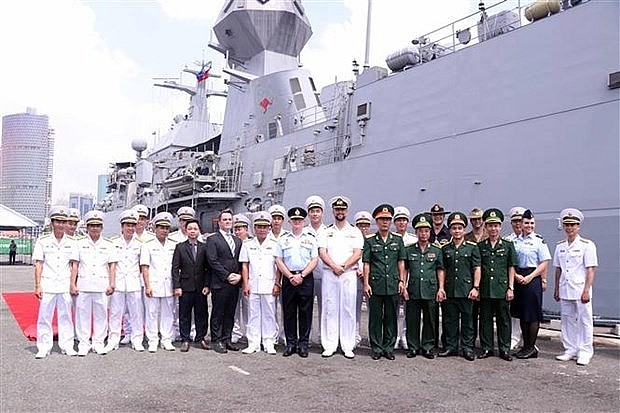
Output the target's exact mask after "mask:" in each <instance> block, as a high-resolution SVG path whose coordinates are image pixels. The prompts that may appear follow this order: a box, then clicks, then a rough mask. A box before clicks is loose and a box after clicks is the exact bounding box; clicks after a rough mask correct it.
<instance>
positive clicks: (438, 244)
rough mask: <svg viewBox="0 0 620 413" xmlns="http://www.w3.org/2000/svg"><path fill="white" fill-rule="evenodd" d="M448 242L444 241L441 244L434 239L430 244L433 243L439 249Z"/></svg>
mask: <svg viewBox="0 0 620 413" xmlns="http://www.w3.org/2000/svg"><path fill="white" fill-rule="evenodd" d="M448 244H449V243H448V242H446V243H445V244H443V245H442V244H441V243H439V242H438V241H435V242H433V243H432V244H431V245H434V246H436V247H437V248H439V249H441V248H443V246H444V245H448Z"/></svg>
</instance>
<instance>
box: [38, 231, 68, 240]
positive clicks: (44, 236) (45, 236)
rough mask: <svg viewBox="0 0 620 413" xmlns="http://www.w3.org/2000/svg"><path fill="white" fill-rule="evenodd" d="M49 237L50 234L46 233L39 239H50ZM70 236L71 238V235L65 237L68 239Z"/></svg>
mask: <svg viewBox="0 0 620 413" xmlns="http://www.w3.org/2000/svg"><path fill="white" fill-rule="evenodd" d="M50 235H52V234H51V232H48V233H47V234H43V235H41V236H40V237H39V239H45V238H49V237H50ZM70 236H71V235H67V237H70Z"/></svg>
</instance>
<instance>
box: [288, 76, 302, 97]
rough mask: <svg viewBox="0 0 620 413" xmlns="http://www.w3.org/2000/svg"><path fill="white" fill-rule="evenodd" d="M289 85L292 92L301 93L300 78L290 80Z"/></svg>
mask: <svg viewBox="0 0 620 413" xmlns="http://www.w3.org/2000/svg"><path fill="white" fill-rule="evenodd" d="M289 83H290V84H291V92H293V94H295V93H299V92H301V85H300V84H299V79H298V78H296V77H294V78H292V79H290V80H289Z"/></svg>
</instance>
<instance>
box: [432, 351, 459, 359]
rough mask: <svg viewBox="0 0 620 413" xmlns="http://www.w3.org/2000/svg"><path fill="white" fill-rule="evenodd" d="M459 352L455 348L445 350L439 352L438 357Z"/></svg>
mask: <svg viewBox="0 0 620 413" xmlns="http://www.w3.org/2000/svg"><path fill="white" fill-rule="evenodd" d="M458 355H459V353H458V352H457V351H454V350H444V351H442V352H441V353H438V354H437V357H454V356H458Z"/></svg>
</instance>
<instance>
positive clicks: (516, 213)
mask: <svg viewBox="0 0 620 413" xmlns="http://www.w3.org/2000/svg"><path fill="white" fill-rule="evenodd" d="M524 212H525V208H523V207H520V206H516V207H512V208H510V210H509V211H508V216H509V217H510V220H511V221H521V220H522V219H523V213H524Z"/></svg>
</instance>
